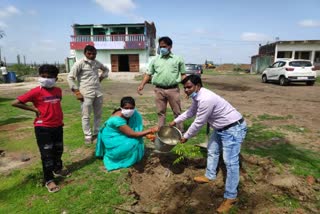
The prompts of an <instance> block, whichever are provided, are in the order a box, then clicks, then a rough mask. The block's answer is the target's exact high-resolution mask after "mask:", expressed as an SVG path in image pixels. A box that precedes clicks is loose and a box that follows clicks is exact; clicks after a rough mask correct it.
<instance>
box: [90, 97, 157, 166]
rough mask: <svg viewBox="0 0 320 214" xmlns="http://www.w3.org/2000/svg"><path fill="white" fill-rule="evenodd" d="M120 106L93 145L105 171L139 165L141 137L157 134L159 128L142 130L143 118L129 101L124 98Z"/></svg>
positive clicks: (133, 103) (141, 148)
mask: <svg viewBox="0 0 320 214" xmlns="http://www.w3.org/2000/svg"><path fill="white" fill-rule="evenodd" d="M120 106H121V108H119V109H116V110H115V111H114V112H113V113H112V116H111V117H110V118H109V119H108V120H107V121H106V122H105V123H104V125H103V126H102V128H101V129H100V131H99V134H98V139H97V144H96V157H103V163H104V165H105V167H106V169H107V170H108V171H112V170H116V169H120V168H127V167H130V166H132V165H133V164H135V163H137V162H139V161H140V160H141V159H142V158H143V155H144V143H143V138H142V137H143V136H145V135H147V134H153V133H155V132H156V131H158V127H153V128H150V129H147V130H143V121H142V116H141V114H140V113H139V112H138V111H137V110H136V109H135V101H134V99H133V98H132V97H123V98H122V99H121V102H120Z"/></svg>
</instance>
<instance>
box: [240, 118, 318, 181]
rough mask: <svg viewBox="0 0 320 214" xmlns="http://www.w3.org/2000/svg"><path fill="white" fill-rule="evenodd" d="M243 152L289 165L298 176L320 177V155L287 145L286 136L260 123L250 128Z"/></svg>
mask: <svg viewBox="0 0 320 214" xmlns="http://www.w3.org/2000/svg"><path fill="white" fill-rule="evenodd" d="M243 152H245V153H248V154H255V155H259V156H262V157H271V158H273V160H275V161H276V162H278V163H281V164H287V165H289V166H290V170H291V171H292V172H293V173H295V174H297V175H303V176H307V175H313V176H315V177H319V176H320V170H319V169H320V158H319V155H318V153H316V152H313V151H310V150H305V149H301V148H297V147H295V146H293V145H291V144H290V143H287V142H286V140H285V138H284V134H282V133H281V132H279V131H273V130H269V129H268V128H267V127H266V126H264V125H261V124H259V123H258V124H253V125H252V126H251V127H249V130H248V134H247V137H246V140H245V143H244V145H243Z"/></svg>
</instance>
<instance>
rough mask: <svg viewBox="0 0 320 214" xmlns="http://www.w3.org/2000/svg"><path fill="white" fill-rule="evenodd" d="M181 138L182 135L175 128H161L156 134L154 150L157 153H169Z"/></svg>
mask: <svg viewBox="0 0 320 214" xmlns="http://www.w3.org/2000/svg"><path fill="white" fill-rule="evenodd" d="M181 138H182V134H181V132H180V130H179V129H177V128H176V127H170V126H162V127H161V128H160V130H159V132H157V133H156V139H155V141H154V144H155V149H156V151H158V152H170V151H171V149H172V148H173V147H175V146H176V145H177V144H178V143H179V142H180V139H181Z"/></svg>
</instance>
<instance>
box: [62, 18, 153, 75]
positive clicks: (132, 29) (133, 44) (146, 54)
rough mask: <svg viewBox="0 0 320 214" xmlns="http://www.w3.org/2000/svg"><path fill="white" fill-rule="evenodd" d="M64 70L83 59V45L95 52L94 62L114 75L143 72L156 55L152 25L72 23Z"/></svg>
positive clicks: (145, 23)
mask: <svg viewBox="0 0 320 214" xmlns="http://www.w3.org/2000/svg"><path fill="white" fill-rule="evenodd" d="M72 28H73V35H71V42H70V57H68V58H67V63H66V67H67V71H70V69H71V67H72V65H73V64H74V62H75V61H77V60H79V59H81V58H83V57H84V54H83V50H84V48H85V46H86V45H93V46H94V47H95V48H96V49H97V58H96V59H97V60H99V61H100V62H101V63H103V64H104V65H105V66H107V67H108V68H109V69H110V71H111V73H114V72H139V71H141V72H144V71H145V70H146V69H147V66H148V63H149V61H150V58H152V56H155V55H156V28H155V25H154V23H153V22H151V23H148V22H147V21H145V22H144V23H135V24H99V25H97V24H74V25H73V26H72Z"/></svg>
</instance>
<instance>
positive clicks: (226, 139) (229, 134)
mask: <svg viewBox="0 0 320 214" xmlns="http://www.w3.org/2000/svg"><path fill="white" fill-rule="evenodd" d="M246 133H247V124H246V122H245V121H244V122H242V123H241V124H238V125H235V126H233V127H230V128H229V129H226V130H223V131H218V130H215V131H214V132H213V134H212V135H211V137H210V139H209V142H208V157H207V169H206V174H205V176H206V177H207V178H208V179H209V180H214V179H215V178H216V176H217V167H218V163H219V157H220V154H221V151H222V155H223V161H224V163H225V165H226V169H227V178H226V183H225V192H224V198H230V199H233V198H236V197H237V194H238V191H237V188H238V184H239V179H240V178H239V177H240V167H239V155H240V149H241V144H242V142H243V140H244V138H245V136H246Z"/></svg>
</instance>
